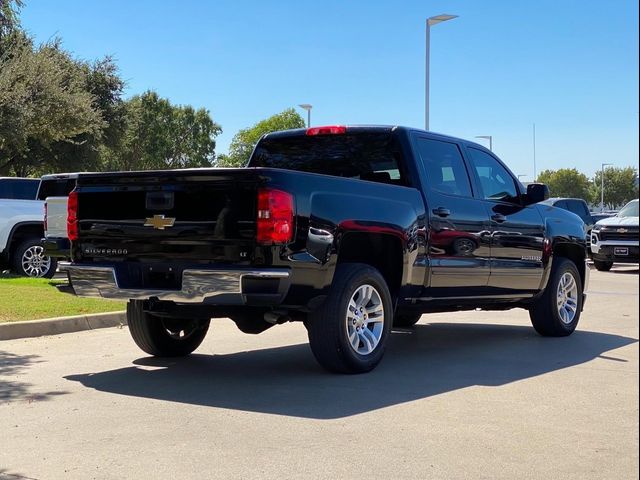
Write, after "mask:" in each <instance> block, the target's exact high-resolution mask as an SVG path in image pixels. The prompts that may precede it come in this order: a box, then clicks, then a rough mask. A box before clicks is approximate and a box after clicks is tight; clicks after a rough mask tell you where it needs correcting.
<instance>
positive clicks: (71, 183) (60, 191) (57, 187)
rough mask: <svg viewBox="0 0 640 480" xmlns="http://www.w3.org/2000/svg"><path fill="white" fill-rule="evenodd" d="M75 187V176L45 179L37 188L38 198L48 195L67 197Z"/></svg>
mask: <svg viewBox="0 0 640 480" xmlns="http://www.w3.org/2000/svg"><path fill="white" fill-rule="evenodd" d="M75 187H76V179H75V178H56V179H45V180H42V183H41V184H40V189H39V190H38V200H45V199H46V198H48V197H68V196H69V193H71V190H73V189H74V188H75Z"/></svg>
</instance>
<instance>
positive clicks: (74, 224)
mask: <svg viewBox="0 0 640 480" xmlns="http://www.w3.org/2000/svg"><path fill="white" fill-rule="evenodd" d="M67 237H69V240H71V241H75V240H78V192H76V191H73V192H71V193H70V194H69V200H67Z"/></svg>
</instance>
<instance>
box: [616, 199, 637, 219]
mask: <svg viewBox="0 0 640 480" xmlns="http://www.w3.org/2000/svg"><path fill="white" fill-rule="evenodd" d="M637 216H638V201H637V200H635V201H633V202H629V203H627V204H626V205H625V206H624V208H623V209H622V210H620V212H618V217H637Z"/></svg>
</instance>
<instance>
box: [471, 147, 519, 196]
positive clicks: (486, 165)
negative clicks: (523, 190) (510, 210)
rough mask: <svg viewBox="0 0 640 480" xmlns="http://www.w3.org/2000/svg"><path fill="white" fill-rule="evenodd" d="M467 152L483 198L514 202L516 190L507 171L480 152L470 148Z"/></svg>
mask: <svg viewBox="0 0 640 480" xmlns="http://www.w3.org/2000/svg"><path fill="white" fill-rule="evenodd" d="M468 151H469V154H470V155H471V159H472V160H473V165H474V168H475V171H476V173H477V174H478V178H479V179H480V186H481V187H482V195H483V197H484V198H486V199H487V200H501V201H507V202H514V201H516V200H517V198H518V190H517V188H516V184H515V182H514V180H513V177H512V176H511V174H510V173H509V171H508V170H507V169H506V168H504V167H503V166H502V164H501V163H500V162H498V160H496V159H495V158H494V157H492V156H491V155H489V154H488V153H486V152H483V151H482V150H478V149H477V148H473V147H470V148H468Z"/></svg>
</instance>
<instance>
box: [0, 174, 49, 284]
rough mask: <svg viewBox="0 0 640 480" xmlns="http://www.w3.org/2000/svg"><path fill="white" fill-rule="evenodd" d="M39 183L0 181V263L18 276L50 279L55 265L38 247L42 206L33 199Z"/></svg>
mask: <svg viewBox="0 0 640 480" xmlns="http://www.w3.org/2000/svg"><path fill="white" fill-rule="evenodd" d="M39 184H40V180H38V179H11V178H2V179H1V181H0V188H2V192H3V195H4V198H0V262H1V263H5V264H9V266H10V267H11V268H12V270H13V271H14V272H15V273H16V274H18V275H24V276H29V277H47V278H50V277H52V276H53V275H54V273H55V271H56V267H57V262H56V260H55V259H53V258H51V257H49V256H47V255H45V253H44V249H43V248H42V244H41V240H42V235H43V233H44V221H43V208H44V203H43V202H41V201H39V200H36V192H37V190H38V186H39ZM11 195H13V196H11Z"/></svg>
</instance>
